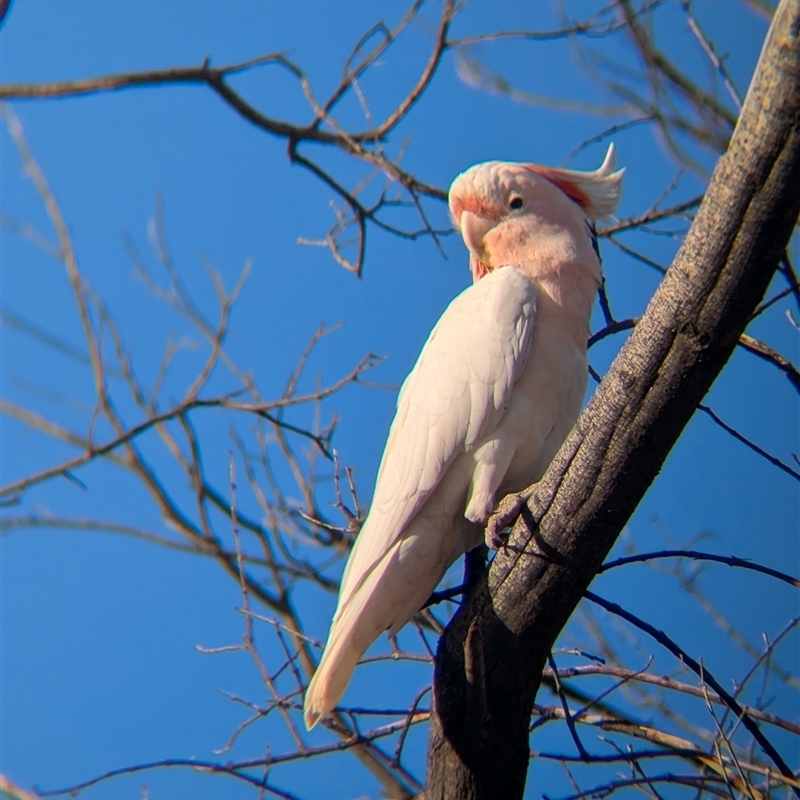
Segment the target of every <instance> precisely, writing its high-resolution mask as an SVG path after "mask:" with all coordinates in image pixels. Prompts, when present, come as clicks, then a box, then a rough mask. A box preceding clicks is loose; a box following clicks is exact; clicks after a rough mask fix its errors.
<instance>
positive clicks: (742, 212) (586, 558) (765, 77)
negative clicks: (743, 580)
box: [425, 0, 800, 800]
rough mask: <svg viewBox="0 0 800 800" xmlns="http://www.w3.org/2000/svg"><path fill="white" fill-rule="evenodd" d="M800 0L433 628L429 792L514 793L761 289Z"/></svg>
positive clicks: (768, 260)
mask: <svg viewBox="0 0 800 800" xmlns="http://www.w3.org/2000/svg"><path fill="white" fill-rule="evenodd" d="M799 33H800V0H783V1H782V2H781V4H780V6H779V8H778V10H777V12H776V14H775V18H774V20H773V24H772V28H771V29H770V33H769V35H768V37H767V41H766V43H765V45H764V50H763V52H762V55H761V59H760V61H759V64H758V67H757V69H756V74H755V76H754V78H753V82H752V84H751V86H750V90H749V92H748V95H747V98H746V100H745V104H744V108H743V110H742V114H741V117H740V119H739V123H738V125H737V127H736V130H735V132H734V135H733V138H732V139H731V142H730V146H729V148H728V152H727V153H726V154H725V155H724V156H723V157H722V158H721V159H720V160H719V163H718V164H717V167H716V169H715V171H714V175H713V176H712V179H711V183H710V185H709V188H708V192H707V193H706V196H705V199H704V200H703V203H702V205H701V207H700V209H699V211H698V214H697V218H696V219H695V222H694V224H693V225H692V228H691V230H690V232H689V234H688V235H687V237H686V241H685V242H684V245H683V247H682V248H681V250H680V252H679V253H678V255H677V256H676V258H675V261H674V262H673V264H672V266H671V267H670V269H669V271H668V273H667V275H666V277H665V278H664V281H663V283H662V285H661V286H660V287H659V290H658V292H657V293H656V295H655V296H654V298H653V300H652V301H651V303H650V305H649V307H648V309H647V313H646V314H645V316H644V317H643V318H642V320H641V322H640V323H639V324H638V325H637V326H636V329H635V330H634V332H633V333H632V335H631V337H630V340H629V341H628V342H627V344H626V345H625V347H624V348H623V350H622V352H621V353H620V354H619V356H618V357H617V359H616V361H615V362H614V364H613V366H612V367H611V369H610V370H609V373H608V375H607V376H606V378H605V379H604V380H603V382H602V384H601V385H600V387H599V388H598V390H597V392H596V393H595V396H594V398H593V399H592V401H591V403H590V405H589V407H588V408H587V409H586V411H585V413H584V414H583V415H582V416H581V418H580V420H579V421H578V423H577V424H576V426H575V429H574V430H573V431H572V433H571V435H570V437H569V438H568V440H567V441H566V443H565V444H564V446H563V447H562V448H561V451H560V453H559V454H558V456H557V457H556V459H555V461H554V462H553V464H552V465H551V467H550V469H549V470H548V472H547V474H546V476H545V477H544V479H543V480H542V481H541V483H540V484H539V486H538V488H537V491H536V493H535V495H534V497H533V498H532V499H531V501H530V503H529V506H528V512H529V513H528V512H526V513H524V514H523V516H522V517H521V518H520V522H518V523H517V525H516V526H515V529H514V531H513V534H512V537H511V540H510V546H509V547H508V548H505V549H503V550H502V551H501V552H499V553H498V554H497V556H496V558H495V559H494V562H493V563H492V566H491V568H490V569H489V570H488V572H486V573H484V575H483V576H482V579H481V580H479V581H478V582H477V584H476V585H475V586H474V587H473V590H472V591H471V592H470V594H469V596H468V597H467V598H465V601H464V603H463V604H462V606H461V608H460V609H459V611H458V613H457V614H456V615H455V617H454V618H453V620H452V622H451V623H450V625H449V626H448V628H447V630H446V631H445V633H444V635H443V636H442V638H441V640H440V642H439V650H438V653H437V665H436V672H435V679H434V713H433V715H432V718H431V727H430V739H429V751H428V786H427V789H426V792H425V797H426V800H497V798H502V799H503V800H513V799H514V798H521V797H522V794H523V790H524V788H525V779H526V774H527V768H528V760H529V759H528V755H529V745H528V738H529V736H528V726H529V723H530V715H531V709H532V705H533V701H534V698H535V696H536V692H537V690H538V688H539V683H540V679H541V672H542V668H543V666H544V664H545V661H546V658H547V654H548V653H549V651H550V648H551V647H552V644H553V642H554V640H555V638H556V636H557V635H558V633H559V631H560V630H561V629H562V628H563V626H564V625H565V624H566V622H567V619H568V618H569V616H570V614H571V613H572V611H573V610H574V608H575V606H576V605H577V604H578V602H579V601H580V599H581V597H582V595H583V592H584V591H585V589H586V588H587V586H588V585H589V583H590V582H591V580H592V578H593V576H594V575H595V572H596V570H597V568H598V567H599V566H600V564H601V562H602V560H603V558H605V556H606V554H607V553H608V551H609V549H610V548H611V546H612V545H613V543H614V541H615V539H616V538H617V536H618V534H619V532H620V530H621V529H622V527H623V525H624V524H625V523H626V522H627V520H628V518H629V517H630V516H631V514H632V513H633V511H634V509H635V508H636V506H637V504H638V503H639V501H640V500H641V498H642V496H643V495H644V493H645V492H646V491H647V488H648V487H649V486H650V484H651V483H652V481H653V480H654V479H655V477H656V475H657V474H658V472H659V470H660V468H661V465H662V464H663V463H664V459H665V458H666V457H667V454H668V453H669V451H670V449H671V448H672V446H673V445H674V443H675V441H676V440H677V438H678V436H679V435H680V433H681V431H682V430H683V428H684V426H685V425H686V423H687V422H688V421H689V419H690V418H691V416H692V414H693V413H694V411H695V409H696V407H697V404H698V403H699V402H700V400H701V399H702V398H703V396H704V395H705V393H706V392H707V391H708V389H709V387H710V386H711V384H712V382H713V381H714V379H715V378H716V376H717V375H718V374H719V372H720V370H721V369H722V367H723V365H724V364H725V362H726V361H727V360H728V358H729V357H730V354H731V352H732V350H733V348H734V346H735V344H736V342H737V340H738V338H739V335H740V334H741V333H742V331H743V330H744V328H745V326H746V324H747V321H748V319H749V317H750V315H751V313H752V311H753V310H754V308H755V307H756V305H757V304H758V302H759V301H760V300H761V298H762V297H763V295H764V292H765V291H766V289H767V286H768V284H769V282H770V279H771V277H772V275H773V273H774V271H775V269H776V267H777V265H778V262H779V260H780V258H781V255H782V254H783V252H784V250H785V248H786V246H787V243H788V240H789V237H790V235H791V232H792V228H793V226H794V224H795V222H796V220H797V216H798V211H800V43H799V42H798V34H799Z"/></svg>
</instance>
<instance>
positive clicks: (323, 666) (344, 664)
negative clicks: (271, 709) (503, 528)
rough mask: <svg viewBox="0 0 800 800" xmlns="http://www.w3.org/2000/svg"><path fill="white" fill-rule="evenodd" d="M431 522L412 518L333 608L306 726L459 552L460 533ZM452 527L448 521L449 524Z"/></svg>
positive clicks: (330, 705)
mask: <svg viewBox="0 0 800 800" xmlns="http://www.w3.org/2000/svg"><path fill="white" fill-rule="evenodd" d="M464 524H467V523H466V521H464ZM430 527H431V522H430V520H425V519H420V518H419V517H418V518H416V519H415V520H412V522H411V524H410V525H409V527H408V529H407V530H406V531H405V532H404V534H403V536H402V537H401V538H400V539H399V540H398V541H397V542H395V543H394V545H392V547H391V548H390V549H389V551H388V552H387V553H386V554H385V555H384V556H383V558H382V559H381V560H380V561H379V562H378V563H377V564H376V565H375V567H374V568H373V569H372V570H371V571H370V573H369V574H368V575H367V577H366V578H365V579H364V581H363V583H362V584H361V585H360V586H359V587H358V588H357V589H356V590H355V592H353V594H351V595H350V596H349V597H347V599H346V600H345V602H344V605H343V606H342V607H341V608H339V609H338V610H337V612H336V616H335V617H334V618H333V625H332V626H331V632H330V635H329V637H328V644H327V645H326V647H325V653H324V655H323V656H322V661H320V664H319V667H318V668H317V671H316V673H315V674H314V677H313V678H312V680H311V683H310V684H309V685H308V689H307V690H306V699H305V707H304V715H305V722H306V727H307V728H308V729H309V730H311V728H313V727H314V725H316V724H317V722H318V721H319V719H320V718H321V717H323V716H325V715H326V714H328V713H330V712H331V711H332V710H333V709H334V708H335V707H336V705H337V703H338V702H339V701H340V700H341V699H342V695H343V694H344V691H345V689H346V688H347V684H348V683H349V682H350V678H351V676H352V674H353V670H354V669H355V668H356V664H357V663H358V660H359V659H360V658H361V656H362V655H364V653H365V652H366V650H367V648H368V647H369V646H370V645H371V644H372V643H373V642H374V641H375V640H376V639H377V638H378V637H379V636H380V635H381V634H382V633H383V632H384V631H387V630H388V631H389V632H390V633H397V631H399V630H400V628H402V627H403V625H405V624H406V622H408V621H409V620H410V619H411V617H413V616H414V614H416V613H417V611H419V610H420V608H422V605H423V603H424V602H425V601H426V600H427V599H428V598H429V597H430V595H431V592H432V591H433V590H434V589H435V588H436V584H438V583H439V581H440V580H441V579H442V575H444V573H445V570H446V569H447V568H448V567H449V566H450V564H451V563H452V562H453V561H454V560H455V559H456V558H457V557H458V555H459V554H460V553H461V552H463V547H461V542H460V538H461V537H460V536H458V535H456V536H454V537H453V538H452V540H451V539H448V540H447V542H445V540H443V537H442V536H441V535H438V536H437V535H433V534H434V533H435V531H433V530H431V529H430ZM453 527H454V525H453V524H452V523H451V524H450V526H449V529H450V530H452V529H453ZM445 529H446V530H448V528H445ZM362 535H363V533H362ZM349 579H353V576H352V575H350V576H349Z"/></svg>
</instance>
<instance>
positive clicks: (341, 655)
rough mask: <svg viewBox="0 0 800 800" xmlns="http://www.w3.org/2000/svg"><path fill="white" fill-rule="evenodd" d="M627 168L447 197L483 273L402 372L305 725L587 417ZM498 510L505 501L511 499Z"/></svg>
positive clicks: (530, 172) (610, 166) (553, 173)
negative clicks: (600, 294)
mask: <svg viewBox="0 0 800 800" xmlns="http://www.w3.org/2000/svg"><path fill="white" fill-rule="evenodd" d="M623 172H624V170H623V169H620V170H617V169H616V157H615V149H614V145H613V144H612V145H611V146H610V147H609V148H608V152H607V154H606V157H605V159H604V161H603V163H602V164H601V166H600V167H599V168H598V169H597V170H594V171H588V172H582V171H577V170H568V169H561V168H556V167H546V166H541V165H538V164H528V163H514V162H503V161H489V162H485V163H481V164H476V165H475V166H473V167H471V168H469V169H468V170H466V171H464V172H462V173H461V174H460V175H458V176H457V177H456V178H455V180H454V181H453V183H452V185H451V187H450V191H449V194H448V204H449V209H450V213H451V216H452V218H453V221H454V223H455V225H456V226H457V228H458V229H459V231H460V233H461V236H462V238H463V241H464V244H465V245H466V247H467V249H468V251H469V263H470V270H471V273H472V279H473V283H472V285H470V286H469V287H468V288H467V289H465V290H464V291H463V292H461V294H459V295H458V296H457V297H456V298H455V299H454V300H453V301H452V302H451V303H450V304H449V305H448V307H447V308H446V310H445V311H444V313H443V314H442V316H441V318H440V319H439V321H438V322H437V323H436V325H435V326H434V328H433V330H432V331H431V333H430V335H429V336H428V339H427V341H426V342H425V344H424V346H423V348H422V351H421V353H420V355H419V358H418V359H417V362H416V364H415V366H414V368H413V369H412V371H411V372H410V373H409V375H408V377H407V378H406V380H405V381H404V383H403V385H402V387H401V389H400V392H399V394H398V399H397V412H396V415H395V418H394V421H393V422H392V425H391V428H390V431H389V437H388V440H387V442H386V446H385V449H384V452H383V457H382V459H381V464H380V467H379V470H378V475H377V479H376V484H375V491H374V493H373V499H372V503H371V506H370V509H369V512H368V514H367V517H366V519H365V521H364V523H363V525H362V527H361V530H360V532H359V533H358V535H357V537H356V540H355V543H354V545H353V548H352V550H351V552H350V556H349V559H348V561H347V564H346V566H345V570H344V574H343V577H342V581H341V585H340V590H339V599H338V604H337V608H336V612H335V614H334V617H333V621H332V624H331V629H330V633H329V636H328V640H327V644H326V646H325V650H324V653H323V656H322V659H321V660H320V663H319V666H318V667H317V670H316V672H315V673H314V676H313V678H312V680H311V681H310V683H309V685H308V687H307V689H306V693H305V702H304V718H305V724H306V727H307V728H308V729H309V730H310V729H312V728H313V727H314V726H315V725H316V724H317V722H318V721H319V720H320V719H321V718H323V717H325V716H327V715H329V714H330V713H331V712H332V711H333V709H334V708H335V707H336V705H337V704H338V703H339V701H340V700H341V698H342V696H343V695H344V692H345V689H346V688H347V685H348V683H349V681H350V678H351V676H352V673H353V671H354V670H355V667H356V665H357V663H358V661H359V659H360V658H361V656H362V655H363V654H364V653H365V652H366V650H367V648H368V647H369V646H370V645H371V644H372V643H373V642H374V641H375V640H376V639H377V638H378V637H379V636H380V635H381V634H382V633H383V632H384V631H388V633H389V635H390V636H391V635H394V634H396V633H397V632H398V631H399V630H400V629H401V628H402V627H403V626H404V625H405V624H406V623H407V622H408V621H409V620H410V619H411V618H412V617H413V616H414V614H416V613H417V612H418V611H419V610H420V609H421V608H422V606H423V605H424V603H425V602H426V600H428V598H429V597H430V595H431V594H432V592H433V591H434V590H435V588H436V586H437V584H438V583H439V581H440V580H441V579H442V577H443V576H444V573H445V572H446V571H447V569H448V568H449V567H450V566H451V564H453V563H454V562H455V561H456V560H457V559H458V558H459V557H460V556H461V555H462V554H464V553H466V552H468V551H470V550H472V549H473V548H475V547H477V546H479V545H480V544H482V543H483V541H484V540H485V541H486V543H487V544H488V545H489V546H490V547H493V548H495V549H496V548H497V547H499V546H500V545H502V542H503V533H502V532H503V529H504V527H506V526H507V524H508V522H509V520H510V519H511V518H513V516H514V515H515V514H518V513H519V509H520V508H521V504H522V503H523V502H524V501H525V499H526V498H527V496H528V494H529V492H526V489H528V488H529V487H530V486H531V485H532V484H535V483H536V482H537V481H539V480H540V479H541V477H542V476H543V474H544V472H545V470H546V469H547V467H548V465H549V464H550V462H551V461H552V459H553V458H554V457H555V455H556V452H557V451H558V449H559V447H560V446H561V444H562V443H563V441H564V439H565V438H566V436H567V434H568V433H569V431H570V429H571V428H572V426H573V425H574V424H575V421H576V420H577V418H578V415H579V413H580V409H581V405H582V403H583V398H584V394H585V391H586V384H587V378H588V362H587V355H586V348H587V340H588V338H589V334H590V319H591V314H592V307H593V304H594V298H595V296H596V294H597V291H598V288H599V287H600V286H601V285H602V280H603V279H602V272H601V266H600V258H599V251H598V248H597V234H596V231H595V221H596V220H598V219H601V218H603V217H607V216H609V215H611V214H613V212H614V211H615V209H616V207H617V204H618V203H619V199H620V195H621V190H622V177H623ZM503 498H505V500H504V501H503V502H501V503H500V508H499V509H498V500H502V499H503Z"/></svg>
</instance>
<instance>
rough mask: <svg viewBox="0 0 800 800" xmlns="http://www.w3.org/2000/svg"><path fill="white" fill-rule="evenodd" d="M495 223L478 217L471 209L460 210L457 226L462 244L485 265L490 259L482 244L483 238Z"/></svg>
mask: <svg viewBox="0 0 800 800" xmlns="http://www.w3.org/2000/svg"><path fill="white" fill-rule="evenodd" d="M496 224H497V223H496V222H495V221H494V220H491V219H486V217H479V216H478V215H477V214H473V213H472V212H471V211H462V212H461V219H460V220H459V227H460V228H461V236H462V237H463V239H464V244H465V245H466V246H467V247H468V248H469V251H470V253H472V255H473V256H475V258H476V259H477V260H478V261H480V262H482V263H484V264H486V265H489V264H490V260H489V254H488V253H487V252H486V249H485V248H484V246H483V239H484V237H485V236H486V234H487V233H489V231H490V230H491V229H492V228H493V227H494V226H495V225H496Z"/></svg>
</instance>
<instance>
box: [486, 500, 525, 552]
mask: <svg viewBox="0 0 800 800" xmlns="http://www.w3.org/2000/svg"><path fill="white" fill-rule="evenodd" d="M531 494H533V492H532V490H526V491H524V492H519V493H517V494H508V495H506V496H505V497H504V498H503V499H502V500H501V501H500V502H499V503H498V504H497V509H496V510H495V512H494V514H492V516H491V517H489V519H488V521H487V522H486V530H485V533H484V538H485V540H486V546H487V547H489V548H490V549H492V550H499V549H500V548H501V547H502V546H503V545H504V544H505V543H506V541H507V540H508V535H509V534H510V533H511V527H512V526H513V524H514V522H515V521H516V519H517V517H518V516H519V515H520V512H521V511H522V508H523V506H524V505H525V503H527V502H528V499H529V498H530V496H531Z"/></svg>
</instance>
